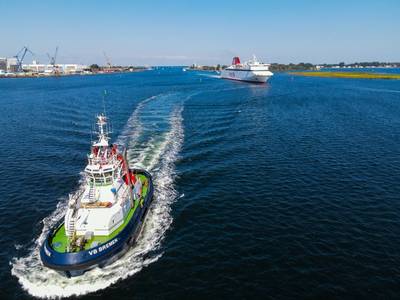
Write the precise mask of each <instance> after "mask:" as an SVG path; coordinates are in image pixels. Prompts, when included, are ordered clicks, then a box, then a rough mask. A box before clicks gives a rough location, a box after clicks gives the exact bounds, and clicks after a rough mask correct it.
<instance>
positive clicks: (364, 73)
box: [288, 71, 400, 80]
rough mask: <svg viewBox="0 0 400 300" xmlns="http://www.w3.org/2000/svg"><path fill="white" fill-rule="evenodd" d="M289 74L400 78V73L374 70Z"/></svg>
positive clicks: (295, 73) (329, 76)
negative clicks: (373, 71) (376, 71)
mask: <svg viewBox="0 0 400 300" xmlns="http://www.w3.org/2000/svg"><path fill="white" fill-rule="evenodd" d="M288 74H292V75H298V76H308V77H325V78H353V79H387V80H400V74H390V73H372V72H331V71H328V72H288Z"/></svg>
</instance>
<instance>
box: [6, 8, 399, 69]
mask: <svg viewBox="0 0 400 300" xmlns="http://www.w3.org/2000/svg"><path fill="white" fill-rule="evenodd" d="M0 12H1V14H0V36H1V40H0V57H11V56H13V55H15V54H16V53H17V52H18V51H19V50H20V49H21V48H22V47H23V46H25V45H26V46H28V47H29V48H30V49H31V50H32V51H33V52H34V53H35V58H36V59H37V60H39V61H40V62H43V63H47V62H48V58H47V55H46V53H50V54H53V53H54V51H55V48H56V46H58V47H59V54H58V58H57V63H83V64H92V63H97V64H99V65H105V64H106V60H105V58H104V54H103V52H105V53H106V55H107V56H108V57H109V58H110V59H111V62H112V64H115V65H188V64H192V63H197V64H201V65H207V64H208V65H211V64H218V63H219V64H229V63H230V62H231V60H232V57H233V56H240V57H241V58H242V60H246V59H247V58H250V57H251V56H252V55H253V54H255V55H256V56H257V57H259V58H260V59H261V60H262V61H264V62H269V63H299V62H311V63H315V64H318V63H339V62H342V61H343V62H346V63H352V62H360V61H392V62H393V61H397V62H399V61H400V34H399V29H400V0H376V1H370V0H364V1H359V0H347V1H342V0H335V1H331V0H325V1H324V0H274V1H273V0H264V1H263V0H259V1H253V0H247V1H234V0H231V1H225V0H220V1H218V0H213V1H211V0H196V1H195V0H186V1H184V0H168V1H167V0H164V1H161V0H154V1H152V0H147V1H144V0H143V1H140V0H136V1H128V0H126V1H124V0H113V1H109V0H108V1H102V0H85V1H83V0H80V1H77V0H68V1H67V0H59V1H55V0H53V1H48V0H41V1H24V0H18V1H12V0H0ZM32 59H33V57H32V56H31V55H27V56H26V61H24V62H25V63H26V62H30V61H31V60H32Z"/></svg>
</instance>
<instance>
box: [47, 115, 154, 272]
mask: <svg viewBox="0 0 400 300" xmlns="http://www.w3.org/2000/svg"><path fill="white" fill-rule="evenodd" d="M96 124H97V126H98V131H97V134H98V140H97V141H95V142H93V144H92V147H91V152H90V154H89V155H88V164H87V166H86V168H85V175H84V185H83V186H82V188H81V189H80V190H79V191H77V192H76V193H74V194H72V195H70V197H69V201H68V207H67V209H66V214H65V217H64V220H63V221H61V223H60V224H59V225H57V226H55V227H54V228H53V229H52V230H51V231H50V233H49V235H48V236H47V238H46V240H45V241H44V243H43V244H42V246H41V249H40V257H41V260H42V262H43V264H44V265H45V266H46V267H49V268H51V269H54V270H57V271H59V272H61V273H63V274H65V275H66V276H67V277H71V276H78V275H81V274H83V273H84V272H85V271H87V270H89V269H92V268H94V267H97V266H99V267H102V266H105V265H107V264H109V263H111V262H112V261H114V260H115V259H117V258H118V257H119V256H121V255H122V254H123V253H124V252H125V251H126V250H127V249H128V248H129V247H130V246H131V245H133V244H134V243H135V241H136V239H137V237H138V235H139V233H140V230H141V227H142V226H143V223H144V221H145V217H146V213H147V211H148V208H149V206H150V203H151V201H152V198H153V183H152V178H151V175H150V174H149V173H148V172H147V171H145V170H140V169H129V164H128V161H127V158H126V150H125V149H120V147H117V145H116V144H111V145H110V144H109V139H110V138H109V136H108V135H109V133H110V130H109V128H110V127H109V125H108V119H107V117H106V116H105V115H104V114H100V115H98V116H97V123H96Z"/></svg>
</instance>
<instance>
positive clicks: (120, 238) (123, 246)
mask: <svg viewBox="0 0 400 300" xmlns="http://www.w3.org/2000/svg"><path fill="white" fill-rule="evenodd" d="M134 171H135V172H139V173H142V174H144V175H145V176H146V177H148V178H149V190H148V193H147V195H146V197H145V199H144V203H143V207H140V206H139V207H138V208H137V209H136V211H135V213H134V215H133V216H132V218H131V220H130V221H129V223H128V224H127V225H126V226H125V228H124V229H123V230H122V231H121V232H120V233H119V234H118V235H117V236H115V237H114V238H113V239H111V240H110V241H108V242H107V243H104V244H101V245H99V246H96V247H93V248H91V249H89V250H83V251H79V252H69V253H60V252H57V251H55V250H54V249H53V248H52V247H51V246H50V245H51V239H52V236H53V234H54V232H56V231H57V230H58V228H59V227H60V226H62V225H63V223H61V224H59V225H58V226H55V228H53V230H51V231H50V233H49V234H48V236H47V238H46V240H45V241H44V243H43V244H42V246H41V248H40V257H41V260H42V262H43V265H45V266H46V267H48V268H51V269H54V270H56V271H60V272H61V273H63V274H64V275H66V276H67V277H71V276H78V275H81V274H83V273H84V272H85V271H88V270H90V269H93V268H95V267H103V266H105V265H108V264H110V263H111V262H113V261H115V260H117V259H118V258H119V257H120V256H122V255H123V254H124V253H125V252H126V251H127V250H128V249H129V248H130V247H131V246H132V245H133V244H134V243H135V242H136V240H137V238H138V236H139V234H140V231H141V228H142V226H143V223H144V220H145V217H146V215H147V212H148V209H149V206H150V204H151V202H152V200H153V191H154V190H153V183H152V179H151V175H150V174H149V173H148V172H147V171H144V170H134Z"/></svg>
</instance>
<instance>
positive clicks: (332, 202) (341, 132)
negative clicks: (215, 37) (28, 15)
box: [0, 68, 400, 299]
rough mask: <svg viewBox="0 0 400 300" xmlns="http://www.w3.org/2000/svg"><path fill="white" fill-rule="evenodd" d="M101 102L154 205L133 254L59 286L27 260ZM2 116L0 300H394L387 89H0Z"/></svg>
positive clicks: (394, 152)
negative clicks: (148, 183)
mask: <svg viewBox="0 0 400 300" xmlns="http://www.w3.org/2000/svg"><path fill="white" fill-rule="evenodd" d="M397 71H398V70H397ZM104 89H107V91H108V97H107V98H106V110H107V114H108V115H109V116H110V118H111V120H112V121H113V127H114V133H113V138H114V140H118V142H120V143H124V144H126V145H127V146H128V148H129V158H130V160H131V164H136V165H139V166H142V167H145V168H147V169H149V170H151V172H152V174H153V175H154V177H155V184H156V197H155V201H154V203H153V206H152V209H151V211H150V214H149V216H148V219H147V223H146V226H145V228H144V230H143V234H142V236H141V238H140V240H139V241H138V245H137V246H136V247H135V248H133V249H131V250H130V251H129V252H128V253H127V255H126V256H124V258H123V259H121V260H120V261H118V262H117V263H116V264H114V265H111V266H109V267H107V268H106V269H105V270H94V271H91V272H88V273H87V274H85V275H84V276H83V277H81V278H78V279H75V278H74V279H72V280H67V279H65V278H63V277H60V276H58V275H57V274H55V273H54V272H52V271H50V270H48V269H45V268H43V267H42V266H41V264H40V261H39V259H38V252H37V248H38V244H39V243H40V241H42V240H43V238H44V236H45V234H46V233H47V231H48V230H49V228H50V227H51V226H52V225H53V224H55V222H57V220H58V219H59V218H61V217H62V213H63V211H64V209H65V205H66V199H67V196H68V193H70V192H73V191H74V190H76V189H77V188H78V187H79V185H80V184H81V182H80V180H81V179H82V175H81V171H82V170H83V168H84V166H85V159H86V154H87V152H88V150H89V147H90V139H91V136H90V128H91V124H92V122H93V119H94V115H95V114H96V113H97V112H99V111H101V110H102V101H101V95H102V91H103V90H104ZM0 110H1V112H2V116H1V118H0V128H1V129H0V140H1V141H2V143H1V144H0V165H1V168H0V220H1V222H0V230H1V232H2V235H1V237H0V242H1V248H0V261H1V264H0V296H1V297H0V298H1V299H31V298H32V297H33V296H36V297H53V298H54V297H59V296H72V297H74V298H75V297H77V298H79V299H99V297H104V298H105V299H154V298H158V299H179V298H197V299H205V298H212V299H221V298H229V299H232V298H234V299H236V298H237V299H243V298H271V299H377V298H385V299H389V298H390V299H396V298H397V299H398V297H399V293H400V243H399V233H400V185H399V182H400V151H399V150H400V147H399V146H400V81H385V80H353V79H351V80H350V79H334V78H311V77H310V78H307V77H293V76H290V75H285V74H276V75H275V76H274V77H273V78H272V79H271V81H270V83H269V84H268V85H250V84H243V83H238V82H231V81H224V80H219V79H217V78H215V77H214V76H212V75H207V74H200V73H196V72H182V71H181V69H178V68H175V69H162V70H161V69H158V70H153V71H147V72H142V73H133V74H122V75H102V76H86V77H79V76H78V77H63V78H43V79H2V80H0ZM74 295H75V296H74ZM76 295H78V296H76Z"/></svg>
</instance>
